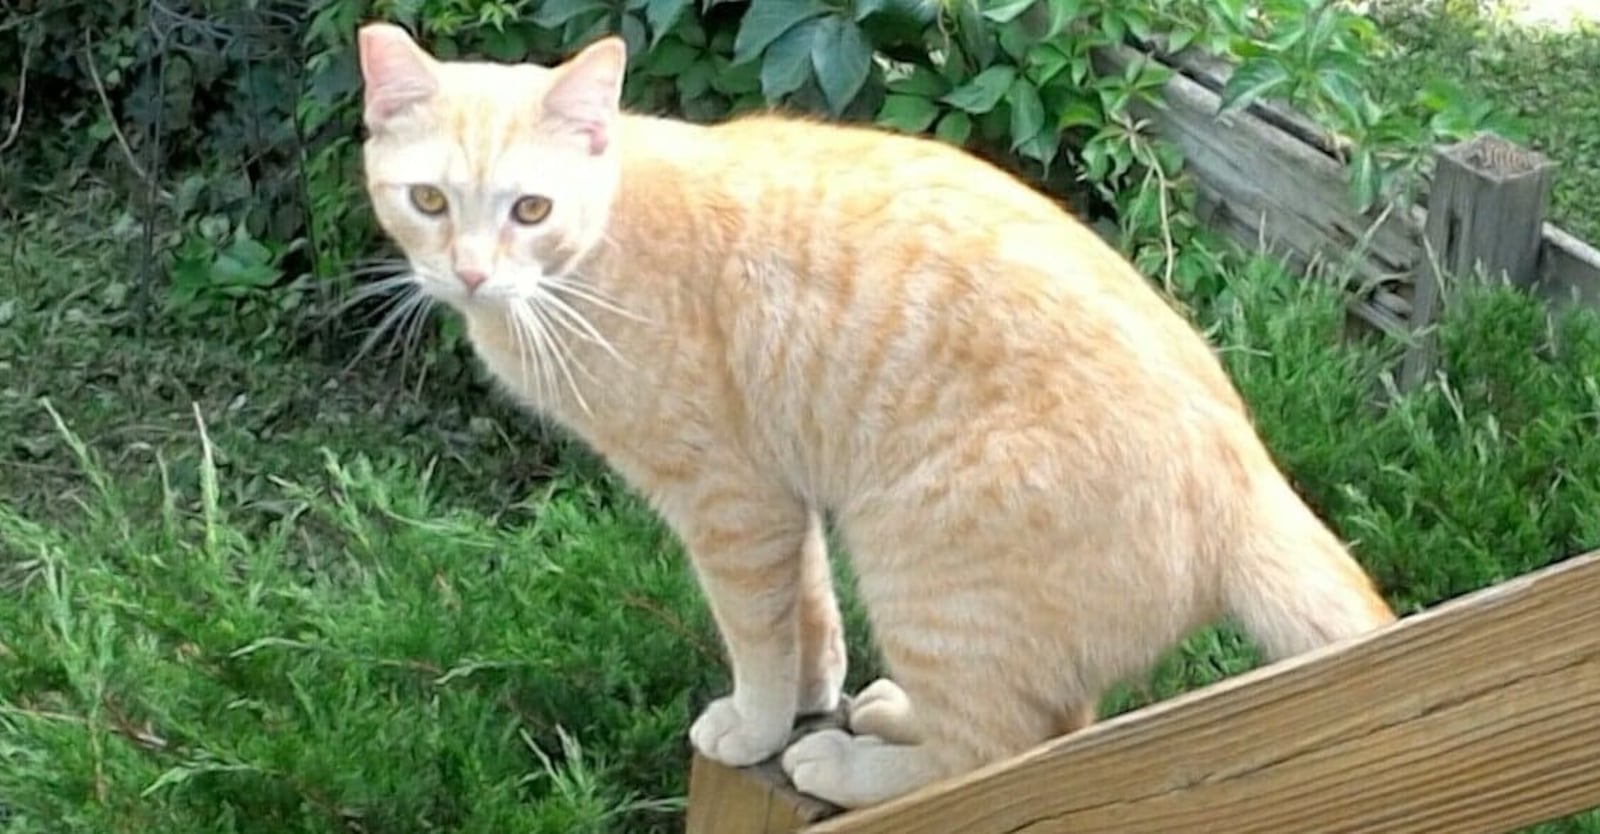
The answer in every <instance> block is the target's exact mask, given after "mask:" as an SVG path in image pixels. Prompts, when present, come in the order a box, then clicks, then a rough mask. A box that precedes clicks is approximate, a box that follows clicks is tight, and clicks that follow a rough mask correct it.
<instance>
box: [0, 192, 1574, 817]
mask: <svg viewBox="0 0 1600 834" xmlns="http://www.w3.org/2000/svg"><path fill="white" fill-rule="evenodd" d="M54 216H59V215H57V214H55V213H53V212H47V211H41V212H39V213H37V214H36V215H30V216H29V218H27V219H26V220H25V222H24V223H22V224H19V225H18V226H17V227H16V228H15V229H14V230H13V232H12V233H13V234H15V233H17V232H19V231H20V232H21V237H22V238H24V239H23V240H20V241H17V240H6V241H0V244H4V245H5V246H6V248H12V247H11V245H12V244H16V248H14V249H12V251H14V252H16V257H15V258H14V261H13V263H14V271H15V273H16V274H18V275H21V276H24V277H25V278H26V279H27V280H24V281H20V282H18V286H19V290H18V292H17V294H16V295H15V296H13V297H8V298H0V305H5V306H6V309H7V310H9V311H10V312H9V313H8V315H7V316H6V317H5V324H3V325H0V374H3V376H0V385H3V387H0V425H4V426H6V427H8V430H9V431H8V434H7V438H6V440H5V445H4V446H3V447H0V472H3V473H4V476H3V477H0V584H3V586H4V592H3V593H0V831H4V832H6V834H32V832H77V831H82V832H91V831H92V832H119V831H128V832H135V831H145V830H156V831H163V832H171V834H201V832H329V833H330V834H331V832H350V831H364V832H413V831H415V832H423V831H454V832H476V831H484V832H488V831H519V832H546V831H548V832H589V831H593V832H610V831H619V832H620V831H626V832H655V831H670V830H676V828H677V826H678V825H679V822H678V820H679V817H678V816H677V814H678V813H679V811H680V809H681V798H682V793H683V790H684V768H683V766H684V763H685V761H686V758H687V753H688V750H687V746H686V743H685V740H684V735H685V728H686V727H687V725H688V722H689V721H690V719H691V718H692V716H693V715H694V714H695V712H696V711H697V710H698V709H699V707H700V706H701V705H703V704H704V703H705V702H706V701H707V700H709V699H710V698H711V697H713V696H714V695H716V694H718V692H719V691H720V689H721V688H722V687H724V686H725V685H726V683H725V673H724V671H723V669H722V666H721V665H720V661H719V659H718V649H717V642H716V636H715V633H714V631H713V630H712V628H711V625H710V622H709V619H708V617H707V615H706V613H705V611H704V606H703V604H702V603H701V602H700V600H699V597H698V595H697V593H696V592H695V590H694V587H693V584H692V581H691V579H690V575H689V573H688V571H687V569H686V567H685V565H684V563H683V561H682V557H681V554H680V553H679V552H678V549H677V545H676V544H675V543H674V542H673V540H672V539H671V537H670V536H668V535H666V534H665V532H664V531H663V530H662V528H661V526H660V525H659V524H658V523H657V522H656V521H655V519H654V518H653V517H652V516H651V515H650V514H649V512H648V511H647V510H646V509H645V508H643V507H642V506H641V505H640V504H639V503H638V502H637V501H636V500H634V499H633V498H632V497H631V496H630V495H629V494H628V493H627V491H626V490H625V489H622V488H621V487H620V485H619V484H617V483H616V482H615V480H614V479H612V478H610V477H608V476H606V475H605V474H604V473H603V471H601V470H599V469H598V468H596V467H595V466H594V464H593V462H592V461H590V460H588V459H586V458H584V457H583V456H582V455H580V454H576V453H573V452H572V451H570V450H563V449H562V448H560V447H559V446H558V445H553V444H552V443H551V442H550V441H549V439H548V438H547V437H545V436H543V435H542V434H540V433H539V432H538V431H536V430H519V429H516V428H515V427H514V425H515V424H514V423H513V422H512V421H511V419H510V418H509V417H507V416H506V415H507V414H508V412H506V411H504V410H503V409H502V408H501V407H499V406H497V405H495V404H494V403H493V402H492V401H491V400H488V399H481V400H472V399H469V398H468V396H467V393H470V392H472V391H479V390H481V389H477V388H470V387H469V388H465V389H453V390H449V391H438V392H434V391H432V390H431V389H428V388H426V387H424V388H423V389H422V391H423V393H422V394H421V395H414V394H410V393H397V388H398V386H397V385H396V384H395V383H394V382H392V381H391V382H387V383H385V382H384V381H383V380H381V379H368V380H366V381H362V379H361V378H359V377H355V378H353V377H350V376H348V375H340V374H337V373H335V372H334V369H330V368H329V367H326V366H323V365H321V364H318V363H316V362H313V361H309V360H307V359H304V358H301V359H295V358H290V357H289V356H276V357H274V358H273V360H272V361H271V362H261V361H257V360H255V359H253V358H251V357H249V356H243V357H241V356H237V355H234V354H232V353H230V352H229V351H228V350H227V349H225V348H224V346H223V345H219V344H218V343H216V342H208V341H206V340H205V339H203V338H200V337H199V336H197V335H195V334H193V333H188V334H185V333H184V332H176V331H174V332H167V331H163V332H160V333H158V334H155V335H146V336H145V337H142V338H141V337H138V336H137V335H136V334H135V333H134V331H133V330H132V328H131V322H130V317H129V315H128V314H127V312H126V311H125V310H124V308H123V306H122V303H121V301H120V299H122V298H123V297H124V296H125V295H126V293H125V292H123V291H121V290H117V289H115V288H114V286H113V285H114V284H115V283H116V281H117V280H118V279H116V278H114V277H109V276H115V275H117V274H118V273H117V271H116V270H115V268H114V267H115V265H116V264H118V263H121V262H125V259H124V258H123V257H122V256H121V250H120V249H119V247H120V246H121V243H122V242H120V241H119V240H118V238H117V237H116V233H115V232H114V231H111V232H98V233H89V234H82V233H80V232H79V231H78V230H77V229H75V228H71V227H67V226H64V225H62V224H61V223H60V222H59V221H51V220H48V219H46V218H47V217H54ZM113 228H114V224H113ZM0 234H3V232H0ZM1231 289H1232V290H1233V293H1232V298H1233V300H1232V301H1230V302H1229V303H1228V304H1227V305H1226V306H1225V307H1223V308H1221V309H1213V310H1211V311H1209V312H1208V313H1207V314H1205V319H1206V321H1205V323H1206V324H1207V325H1208V326H1209V327H1210V328H1211V329H1212V331H1213V333H1214V337H1215V339H1216V341H1217V344H1218V345H1219V346H1220V347H1221V349H1222V350H1223V352H1224V356H1225V357H1226V359H1227V362H1228V364H1229V367H1230V369H1231V371H1232V372H1233V374H1234V376H1235V378H1236V379H1237V380H1238V381H1239V384H1240V387H1241V389H1242V390H1243V391H1244V393H1245V395H1246V397H1247V398H1248V399H1249V401H1250V402H1251V403H1252V404H1253V406H1254V408H1255V409H1256V411H1257V414H1258V416H1259V420H1260V423H1261V426H1262V431H1263V433H1264V435H1265V436H1266V437H1267V439H1268V441H1269V443H1270V445H1271V446H1272V448H1273V449H1274V451H1275V452H1276V453H1277V454H1278V455H1279V457H1280V459H1281V460H1282V461H1283V462H1284V464H1285V466H1286V467H1287V469H1288V470H1289V471H1290V472H1291V473H1292V475H1293V477H1294V479H1295V480H1296V482H1297V483H1298V484H1299V485H1300V487H1301V488H1302V489H1303V490H1304V491H1305V493H1306V494H1307V495H1308V496H1309V497H1310V499H1311V500H1312V501H1313V502H1314V503H1315V504H1316V506H1317V507H1318V508H1319V510H1320V511H1322V512H1323V513H1324V514H1325V515H1326V516H1327V517H1328V518H1330V519H1331V520H1332V521H1333V522H1334V523H1335V525H1336V526H1337V527H1338V529H1339V530H1340V531H1341V533H1342V534H1344V535H1345V536H1347V537H1349V538H1350V539H1352V540H1353V541H1354V542H1355V546H1356V550H1357V552H1358V554H1359V556H1360V558H1361V559H1362V561H1363V562H1364V563H1365V564H1366V565H1367V566H1368V567H1369V568H1370V569H1371V570H1372V571H1373V573H1374V574H1375V575H1376V576H1377V577H1378V579H1379V581H1380V582H1381V584H1382V585H1383V587H1384V590H1385V592H1386V593H1387V594H1388V596H1389V597H1390V598H1391V599H1392V600H1393V601H1394V602H1395V604H1396V605H1397V606H1398V607H1399V608H1400V609H1401V610H1402V611H1406V612H1411V611H1416V610H1418V609H1420V608H1422V607H1424V606H1427V605H1431V604H1433V603H1436V602H1438V601H1439V600H1442V599H1445V598H1448V597H1452V596H1455V595H1458V594H1460V593H1463V592H1466V591H1469V590H1472V589H1475V588H1478V587H1482V586H1484V585H1487V584H1490V583H1493V582H1496V581H1499V580H1502V579H1505V578H1508V577H1510V576H1514V575H1516V574H1519V573H1523V572H1525V571H1527V570H1529V569H1532V568H1534V567H1538V566H1541V565H1544V564H1547V563H1549V562H1551V561H1553V560H1556V559H1559V558H1561V557H1562V556H1565V555H1569V554H1572V553H1576V552H1579V551H1582V550H1584V549H1587V548H1591V547H1594V546H1596V545H1600V447H1596V446H1595V445H1594V444H1593V443H1592V438H1593V436H1594V435H1595V434H1596V432H1597V430H1600V425H1597V424H1600V416H1597V415H1600V382H1597V380H1600V318H1597V317H1596V316H1595V315H1594V314H1592V313H1573V314H1569V315H1567V316H1566V317H1564V318H1563V319H1561V320H1560V321H1559V323H1558V324H1557V325H1556V326H1553V327H1552V326H1549V325H1547V323H1546V321H1545V318H1544V314H1543V312H1542V310H1541V309H1540V308H1539V307H1538V305H1537V304H1536V303H1534V302H1532V301H1530V300H1529V299H1526V298H1524V297H1522V296H1520V295H1518V294H1515V293H1512V292H1509V291H1496V292H1477V293H1474V294H1472V295H1470V296H1469V297H1468V298H1467V300H1466V303H1465V304H1464V306H1463V308H1462V309H1461V310H1460V311H1459V313H1458V314H1456V315H1454V316H1452V317H1451V318H1450V319H1449V320H1448V323H1447V327H1446V329H1445V332H1444V334H1443V347H1444V354H1445V361H1446V364H1445V369H1446V372H1447V376H1448V380H1449V381H1448V383H1443V384H1439V385H1436V386H1434V387H1432V388H1430V389H1428V390H1425V391H1423V392H1421V393H1419V394H1418V395H1415V396H1412V397H1409V398H1407V399H1405V400H1403V401H1401V402H1400V403H1398V404H1397V405H1394V406H1392V407H1386V406H1384V405H1383V404H1382V403H1383V401H1384V400H1383V397H1382V396H1381V393H1382V392H1381V388H1380V386H1379V385H1378V384H1377V382H1376V380H1378V379H1379V373H1380V371H1381V370H1382V369H1383V368H1384V367H1385V366H1386V363H1388V362H1389V361H1391V360H1392V358H1393V357H1392V350H1390V349H1389V348H1388V347H1386V346H1381V345H1379V346H1373V345H1365V344H1356V343H1350V342H1347V341H1346V340H1345V339H1344V338H1343V336H1342V332H1341V328H1342V322H1343V314H1342V312H1341V308H1340V306H1339V303H1338V300H1337V299H1336V298H1334V297H1333V296H1332V295H1331V294H1330V293H1329V292H1328V291H1327V290H1326V289H1325V288H1322V287H1320V286H1303V285H1297V284H1295V283H1293V282H1291V281H1289V280H1287V279H1285V278H1284V277H1283V276H1282V275H1281V274H1280V273H1279V272H1278V271H1277V270H1276V269H1275V268H1274V267H1273V266H1272V265H1271V264H1268V263H1265V262H1256V263H1252V264H1250V265H1249V266H1248V268H1247V269H1246V270H1245V271H1243V272H1241V273H1240V274H1238V275H1236V276H1233V280H1232V287H1231ZM368 376H369V377H370V376H373V375H371V374H369V375H368ZM407 390H409V389H407ZM464 392H467V393H464ZM441 402H452V403H454V404H452V405H442V404H441ZM485 422H489V423H493V424H495V425H491V426H484V425H483V424H484V423H485ZM502 423H503V427H502V425H501V424H502ZM472 425H478V426H479V428H478V429H476V430H473V429H470V428H468V427H469V426H472ZM519 432H520V433H519ZM852 618H853V619H854V620H855V621H856V623H857V626H858V628H857V629H856V631H855V635H856V637H857V638H858V639H857V640H856V644H855V646H854V654H855V671H854V673H853V675H852V679H853V683H855V684H859V683H860V682H861V681H863V680H864V679H866V678H867V677H868V676H869V675H871V674H873V673H874V672H875V663H874V660H873V658H872V657H871V653H870V651H869V650H868V649H867V648H866V647H865V646H864V645H862V644H861V640H860V639H859V638H860V636H861V634H862V631H861V630H860V628H859V622H860V618H859V612H858V611H855V610H854V608H853V607H852ZM1254 663H1255V656H1254V654H1253V652H1252V650H1251V648H1250V647H1249V645H1248V644H1247V643H1246V642H1245V641H1243V640H1242V639H1241V638H1240V637H1239V636H1238V635H1237V634H1236V633H1234V632H1232V631H1231V630H1229V629H1226V628H1222V629H1217V630H1214V631H1209V632H1206V633H1203V634H1201V635H1197V636H1196V637H1195V638H1194V639H1193V640H1191V641H1189V642H1188V643H1187V644H1186V645H1185V646H1183V647H1181V648H1180V649H1178V650H1176V651H1174V652H1172V653H1171V654H1170V655H1169V656H1168V657H1167V658H1166V659H1165V660H1164V661H1163V662H1162V663H1161V665H1160V666H1159V668H1157V669H1156V670H1155V671H1154V672H1153V673H1152V674H1151V675H1150V676H1149V678H1148V679H1147V680H1144V681H1139V682H1134V683H1133V684H1131V685H1130V686H1128V687H1126V688H1125V689H1124V690H1123V691H1122V692H1120V693H1119V694H1118V696H1117V697H1116V698H1114V699H1113V700H1112V701H1111V702H1110V703H1109V704H1108V707H1107V708H1108V711H1110V712H1116V711H1121V710H1125V709H1129V708H1132V707H1134V706H1137V705H1139V704H1142V703H1146V702H1148V701H1150V700H1153V699H1157V698H1163V697H1167V696H1170V695H1172V694H1175V693H1177V692H1180V691H1183V690H1186V689H1190V688H1193V687H1195V686H1199V685H1203V684H1205V683H1209V682H1211V681H1214V680H1217V679H1219V678H1221V677H1223V676H1226V675H1231V674H1234V673H1237V672H1239V671H1242V670H1244V669H1246V668H1249V667H1250V666H1251V665H1253V664H1254ZM1537 830H1539V831H1542V832H1545V834H1556V832H1563V833H1565V832H1571V834H1595V833H1596V832H1600V814H1597V813H1591V814H1587V815H1582V816H1579V817H1575V818H1572V819H1570V820H1565V821H1560V822H1555V823H1551V824H1549V825H1546V826H1543V827H1541V828H1540V829H1537Z"/></svg>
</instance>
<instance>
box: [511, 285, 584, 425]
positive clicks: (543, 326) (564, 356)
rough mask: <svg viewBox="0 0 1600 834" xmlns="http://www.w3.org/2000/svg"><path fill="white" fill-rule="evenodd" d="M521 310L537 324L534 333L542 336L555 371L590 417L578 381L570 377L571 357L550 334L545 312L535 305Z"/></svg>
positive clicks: (557, 338) (561, 343) (560, 342)
mask: <svg viewBox="0 0 1600 834" xmlns="http://www.w3.org/2000/svg"><path fill="white" fill-rule="evenodd" d="M522 309H524V310H526V311H527V312H528V313H530V314H531V316H532V319H533V320H534V321H536V322H538V323H539V327H538V329H537V330H535V333H538V334H540V335H542V336H543V338H544V340H545V344H546V346H547V347H548V349H549V351H550V356H551V359H553V360H554V362H553V364H554V365H555V366H556V370H558V371H559V372H560V373H561V376H562V377H563V378H564V379H566V381H567V388H568V389H569V390H571V391H572V397H573V399H575V400H577V401H578V406H579V407H580V408H582V409H583V412H584V413H585V414H591V415H592V414H593V413H594V412H593V411H592V410H590V408H589V401H588V400H586V399H584V396H583V391H581V390H579V388H578V380H577V379H576V378H575V377H573V375H572V364H573V360H572V357H571V356H570V355H569V354H568V352H567V351H566V350H564V348H565V343H564V342H562V340H561V339H560V338H559V337H558V336H557V335H556V334H555V333H553V332H551V330H550V319H549V317H548V316H547V315H546V313H545V311H544V310H543V309H542V308H541V307H540V306H539V305H536V304H525V305H522ZM582 364H583V363H581V362H579V363H578V365H579V367H580V368H581V367H582ZM583 370H584V373H585V375H587V376H590V377H591V378H592V377H593V375H592V374H589V372H588V369H587V368H584V369H583Z"/></svg>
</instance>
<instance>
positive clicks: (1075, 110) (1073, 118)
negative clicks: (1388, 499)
mask: <svg viewBox="0 0 1600 834" xmlns="http://www.w3.org/2000/svg"><path fill="white" fill-rule="evenodd" d="M1105 122H1106V120H1105V116H1103V115H1102V114H1101V112H1100V106H1099V105H1098V104H1096V103H1095V102H1093V101H1091V100H1089V99H1078V100H1076V101H1073V102H1072V103H1070V104H1068V105H1067V106H1066V107H1063V108H1062V109H1061V115H1060V116H1059V117H1057V118H1056V127H1057V128H1059V129H1061V130H1066V129H1067V128H1069V127H1092V128H1095V129H1096V130H1098V129H1100V128H1101V127H1104V126H1105Z"/></svg>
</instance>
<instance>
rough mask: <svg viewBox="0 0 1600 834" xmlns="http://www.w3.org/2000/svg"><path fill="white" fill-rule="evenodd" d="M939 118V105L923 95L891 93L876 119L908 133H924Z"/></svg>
mask: <svg viewBox="0 0 1600 834" xmlns="http://www.w3.org/2000/svg"><path fill="white" fill-rule="evenodd" d="M937 118H939V107H938V105H936V104H934V103H933V102H931V101H929V100H927V99H925V98H923V97H922V96H906V95H895V94H893V93H891V94H890V95H889V96H888V97H886V98H885V99H884V100H883V106H882V107H880V108H878V115H877V118H876V119H874V121H876V122H877V123H878V124H880V125H883V126H884V127H892V128H894V129H895V130H901V131H905V132H906V133H922V132H923V131H925V130H927V129H928V126H929V125H932V124H933V120H934V119H937Z"/></svg>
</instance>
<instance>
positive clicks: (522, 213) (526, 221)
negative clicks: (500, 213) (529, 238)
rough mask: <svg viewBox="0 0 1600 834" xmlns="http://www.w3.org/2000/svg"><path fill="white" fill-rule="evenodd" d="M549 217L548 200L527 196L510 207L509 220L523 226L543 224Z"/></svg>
mask: <svg viewBox="0 0 1600 834" xmlns="http://www.w3.org/2000/svg"><path fill="white" fill-rule="evenodd" d="M549 216H550V198H549V197H538V196H534V195H529V196H527V197H523V198H521V199H519V200H517V202H516V203H514V204H513V205H512V206H511V219H512V220H515V221H517V222H518V223H521V224H522V225H524V226H535V225H538V224H539V223H543V222H544V219H545V218H546V217H549Z"/></svg>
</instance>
